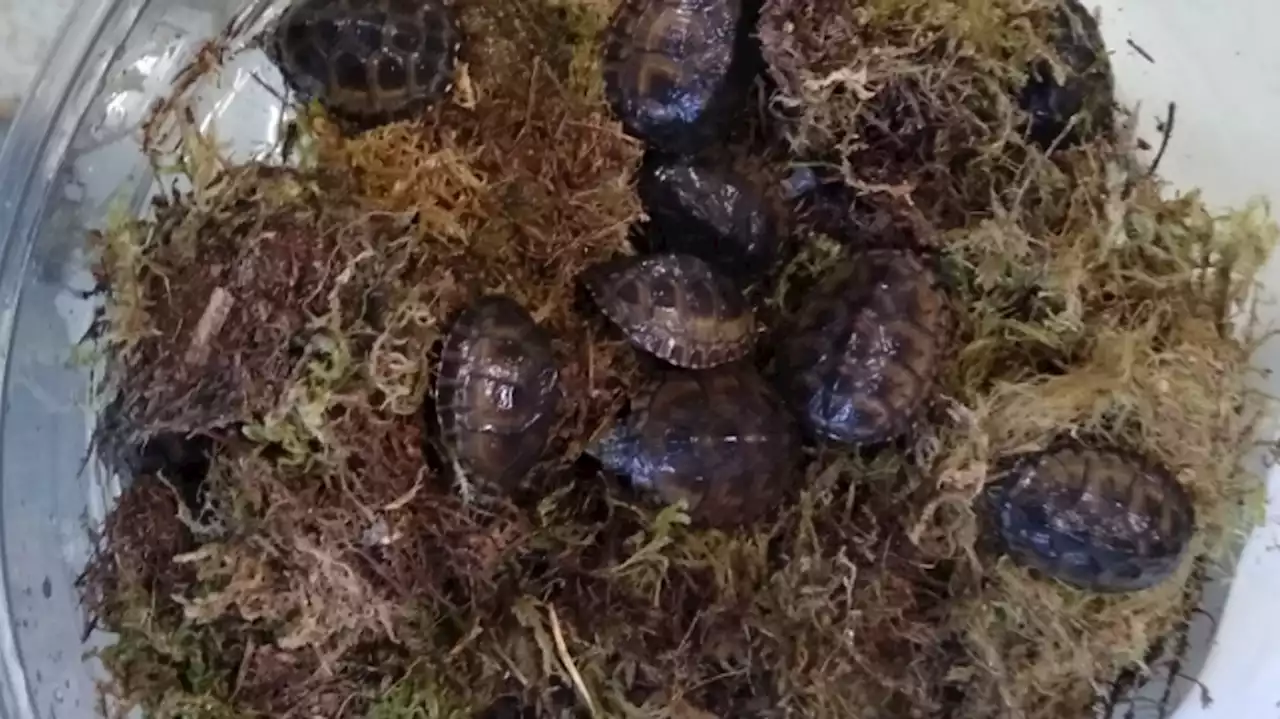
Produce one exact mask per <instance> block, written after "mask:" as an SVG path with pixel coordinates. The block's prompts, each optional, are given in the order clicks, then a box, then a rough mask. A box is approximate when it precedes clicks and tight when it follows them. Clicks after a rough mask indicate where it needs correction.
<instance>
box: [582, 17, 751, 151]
mask: <svg viewBox="0 0 1280 719" xmlns="http://www.w3.org/2000/svg"><path fill="white" fill-rule="evenodd" d="M747 24H748V23H745V22H744V21H743V11H742V0H622V3H621V5H619V6H618V9H617V10H616V11H615V12H614V15H613V17H612V18H611V20H610V22H609V27H608V29H607V31H606V35H605V39H604V48H603V49H604V58H603V72H604V83H605V95H606V97H607V99H608V101H609V104H610V106H611V107H612V108H613V111H614V113H615V114H616V115H617V116H618V119H619V120H621V122H622V126H623V129H624V130H625V131H626V132H627V134H629V135H631V136H633V137H636V138H639V139H640V140H642V141H644V142H646V143H647V144H649V145H651V146H653V147H657V148H660V149H662V150H665V151H668V152H673V153H679V154H684V153H693V152H696V151H697V150H699V149H701V147H702V146H703V145H705V144H707V143H709V142H712V141H714V140H716V139H717V137H718V136H719V135H720V134H722V133H723V131H724V129H725V127H726V123H727V122H728V120H730V119H731V118H732V117H733V115H734V113H735V112H736V111H737V110H738V109H740V108H741V106H742V104H743V103H744V102H745V100H746V91H747V89H748V87H749V82H750V74H751V73H750V71H749V70H748V69H747V68H746V67H745V65H746V62H745V60H746V58H745V55H746V53H745V52H743V51H742V50H741V45H742V44H743V43H744V42H745V38H746V36H747V31H748V30H749V28H748V27H747Z"/></svg>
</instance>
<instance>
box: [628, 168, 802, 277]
mask: <svg viewBox="0 0 1280 719" xmlns="http://www.w3.org/2000/svg"><path fill="white" fill-rule="evenodd" d="M637 190H638V192H639V195H640V201H641V202H642V203H643V204H644V209H645V212H646V213H647V214H648V215H649V226H648V228H647V231H648V235H649V239H650V245H651V247H652V248H653V249H655V250H666V251H671V252H683V253H687V254H691V255H694V256H697V257H700V258H702V259H704V260H706V261H707V262H709V263H710V264H711V265H713V266H714V267H715V268H716V269H719V270H721V271H723V272H726V273H729V274H731V275H733V276H735V277H739V278H742V279H744V280H750V279H754V278H755V277H758V276H760V275H762V274H764V273H765V272H767V271H768V270H769V269H770V268H772V267H773V265H774V263H775V262H777V260H778V255H779V251H780V246H779V245H780V236H779V227H778V221H777V218H776V217H775V215H774V213H773V212H771V211H770V209H769V207H768V206H767V204H766V202H765V199H764V197H762V196H761V195H760V193H758V192H756V191H755V190H754V189H753V188H752V187H751V186H750V184H749V183H748V182H747V180H746V178H744V177H740V176H738V175H737V174H736V173H731V172H729V171H725V170H715V169H712V168H709V167H703V166H700V165H697V164H694V163H691V162H687V161H683V160H665V161H663V160H654V161H649V162H646V163H645V164H644V166H643V167H641V170H640V179H639V182H638V183H637Z"/></svg>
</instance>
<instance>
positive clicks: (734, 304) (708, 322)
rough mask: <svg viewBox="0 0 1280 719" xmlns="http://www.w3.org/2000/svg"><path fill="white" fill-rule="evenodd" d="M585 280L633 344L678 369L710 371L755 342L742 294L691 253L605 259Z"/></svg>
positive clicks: (749, 311) (753, 323)
mask: <svg viewBox="0 0 1280 719" xmlns="http://www.w3.org/2000/svg"><path fill="white" fill-rule="evenodd" d="M583 283H584V284H585V285H586V287H587V290H588V291H589V292H590V293H591V295H592V297H594V298H595V301H596V304H597V305H599V307H600V309H601V310H602V311H603V312H604V313H605V315H606V316H608V317H609V319H610V320H612V321H613V322H614V323H615V324H617V325H618V326H619V327H621V328H622V330H623V332H625V333H626V335H627V337H628V338H630V340H631V342H632V343H633V344H635V345H636V346H638V347H640V348H641V349H643V350H645V351H647V352H649V353H651V354H653V355H655V356H657V357H659V358H661V359H663V360H666V361H667V362H670V363H671V364H673V365H676V366H677V367H688V368H692V369H701V368H707V367H715V366H717V365H722V364H725V363H728V362H732V361H734V360H738V359H741V358H742V357H745V356H746V355H747V354H748V353H749V352H750V351H751V348H752V347H753V346H754V345H755V335H756V321H755V314H754V312H753V311H752V309H751V306H750V305H749V304H748V303H747V300H746V298H744V297H743V295H742V291H741V290H739V289H738V288H737V287H736V286H735V285H734V284H733V282H732V281H731V280H729V279H728V278H727V277H725V276H724V275H723V274H721V273H719V272H717V271H715V270H714V269H712V268H711V266H710V265H708V264H707V263H706V262H704V261H702V260H700V259H698V258H697V257H693V256H692V255H682V254H675V253H663V254H657V255H648V256H634V257H621V258H617V259H614V260H608V261H606V262H602V263H599V264H597V265H594V266H592V267H590V268H588V269H587V270H586V272H584V273H583Z"/></svg>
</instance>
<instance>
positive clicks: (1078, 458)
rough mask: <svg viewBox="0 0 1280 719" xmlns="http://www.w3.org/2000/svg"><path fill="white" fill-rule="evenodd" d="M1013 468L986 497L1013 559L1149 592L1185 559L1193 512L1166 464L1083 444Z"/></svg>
mask: <svg viewBox="0 0 1280 719" xmlns="http://www.w3.org/2000/svg"><path fill="white" fill-rule="evenodd" d="M1006 466H1007V467H1008V468H1007V469H1005V470H1004V471H1002V472H1001V473H1000V474H999V475H997V477H996V478H995V479H994V481H993V482H992V483H991V484H990V485H989V486H988V488H987V499H988V502H989V508H990V510H991V513H992V517H993V519H994V525H995V528H996V530H997V532H998V534H999V537H1000V540H1001V544H1002V545H1003V549H1004V550H1005V551H1006V552H1007V553H1008V554H1009V556H1011V557H1012V558H1013V559H1014V560H1015V561H1017V562H1019V563H1021V564H1023V565H1026V566H1030V567H1034V568H1036V569H1038V570H1040V571H1041V572H1044V573H1045V574H1046V575H1048V576H1050V577H1053V578H1056V579H1059V580H1061V581H1063V582H1066V583H1067V584H1070V585H1073V586H1075V587H1078V588H1081V589H1087V590H1091V591H1096V592H1131V591H1138V590H1142V589H1147V588H1149V587H1152V586H1155V585H1156V584H1159V583H1160V582H1162V581H1164V580H1165V579H1167V578H1168V577H1169V576H1170V575H1172V574H1173V573H1174V572H1175V571H1176V570H1177V569H1178V567H1179V565H1180V564H1181V563H1182V561H1183V558H1184V555H1185V554H1186V551H1187V547H1188V545H1189V544H1190V541H1191V537H1192V534H1193V533H1194V532H1195V508H1194V506H1193V505H1192V502H1191V496H1190V495H1189V494H1188V493H1187V491H1186V489H1184V488H1183V487H1182V485H1181V484H1179V483H1178V480H1177V479H1176V478H1175V477H1174V476H1173V474H1172V473H1171V472H1170V471H1169V470H1168V469H1166V468H1164V467H1162V466H1159V465H1157V464H1155V463H1152V462H1148V461H1145V460H1142V459H1140V458H1138V457H1137V456H1135V455H1133V454H1131V453H1129V452H1125V451H1123V450H1119V449H1116V448H1113V447H1089V446H1084V445H1083V444H1076V443H1071V444H1067V445H1060V446H1059V447H1057V448H1053V449H1050V450H1047V451H1045V452H1039V453H1035V454H1030V455H1024V456H1021V457H1018V458H1015V459H1014V460H1012V461H1010V462H1007V463H1006Z"/></svg>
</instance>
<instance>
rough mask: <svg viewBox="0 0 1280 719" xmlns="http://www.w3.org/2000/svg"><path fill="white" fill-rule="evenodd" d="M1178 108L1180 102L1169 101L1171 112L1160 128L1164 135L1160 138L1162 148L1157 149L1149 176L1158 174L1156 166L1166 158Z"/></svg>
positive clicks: (1148, 171) (1148, 172)
mask: <svg viewBox="0 0 1280 719" xmlns="http://www.w3.org/2000/svg"><path fill="white" fill-rule="evenodd" d="M1177 110H1178V103H1176V102H1170V103H1169V112H1168V114H1167V115H1165V118H1164V126H1163V127H1161V128H1160V132H1161V134H1162V135H1163V137H1161V138H1160V149H1159V150H1157V151H1156V159H1154V160H1152V161H1151V167H1150V169H1148V170H1147V177H1151V176H1152V175H1154V174H1156V168H1157V167H1159V166H1160V161H1161V160H1162V159H1164V151H1165V150H1168V149H1169V138H1170V137H1172V136H1173V121H1174V119H1175V117H1176V113H1177Z"/></svg>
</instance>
